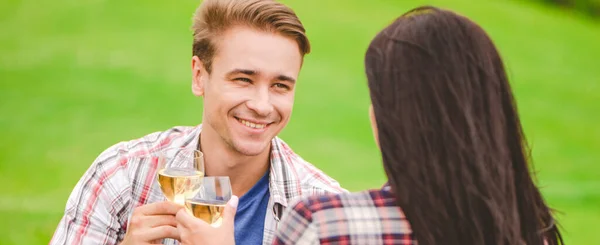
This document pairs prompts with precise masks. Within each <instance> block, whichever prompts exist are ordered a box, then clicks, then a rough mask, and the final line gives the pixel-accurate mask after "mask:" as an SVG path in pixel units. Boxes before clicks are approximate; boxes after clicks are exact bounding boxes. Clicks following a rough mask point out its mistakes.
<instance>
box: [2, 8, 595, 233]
mask: <svg viewBox="0 0 600 245" xmlns="http://www.w3.org/2000/svg"><path fill="white" fill-rule="evenodd" d="M285 2H286V3H288V4H289V5H290V6H291V7H292V8H294V9H295V10H296V12H297V14H298V15H299V16H300V18H301V19H302V21H303V22H304V24H305V26H306V28H307V30H308V35H309V38H310V39H311V41H312V45H313V52H312V53H311V54H310V55H308V56H307V57H306V60H305V65H304V67H303V70H302V73H301V76H300V81H299V82H298V89H297V94H296V103H295V108H294V115H293V117H292V120H291V122H290V124H289V125H288V126H287V128H286V129H285V130H284V131H283V133H282V134H281V136H282V138H284V139H285V140H286V141H287V142H288V143H289V144H290V145H291V146H292V147H293V148H294V150H295V151H296V152H297V153H299V154H300V155H302V156H303V157H304V158H305V159H307V160H309V161H311V162H313V163H314V164H315V165H317V166H318V167H320V168H321V169H323V170H324V171H326V172H327V173H329V174H330V175H331V176H333V177H334V178H336V179H338V180H339V181H340V182H341V183H342V185H343V186H344V187H346V188H347V189H349V190H361V189H365V188H374V187H378V186H380V185H381V184H382V183H383V182H384V174H383V170H382V167H381V164H380V163H379V155H378V152H377V149H376V146H375V144H374V142H373V139H372V136H371V130H370V128H369V122H368V118H367V108H368V103H369V98H368V91H367V85H366V81H365V77H364V74H363V66H362V64H363V55H364V52H365V49H366V47H367V45H368V43H369V41H370V39H371V38H372V37H373V36H374V35H375V33H376V32H377V31H379V30H380V29H381V28H383V27H384V26H385V25H386V24H387V23H389V22H390V21H391V20H392V19H393V18H395V17H396V16H398V15H400V14H401V13H403V12H405V11H407V10H409V9H410V8H413V7H416V6H418V5H421V4H424V3H430V4H434V5H438V6H442V7H447V8H450V9H453V10H456V11H458V12H460V13H462V14H464V15H466V16H468V17H470V18H472V19H473V20H475V21H476V22H478V23H480V24H481V25H482V26H483V28H484V29H486V30H487V31H488V32H489V34H490V35H491V36H492V38H493V39H494V40H495V42H496V43H497V45H498V47H499V49H500V51H501V53H502V55H503V56H504V58H505V62H506V64H507V67H508V70H509V73H510V78H511V81H512V84H513V88H514V89H515V93H516V96H517V101H518V105H519V110H520V112H521V116H522V120H523V123H524V125H525V130H526V134H527V137H528V139H529V141H530V143H531V146H532V153H533V158H534V164H535V167H536V171H537V172H538V174H537V177H538V179H539V182H540V185H541V186H542V187H543V189H542V190H543V193H544V195H545V197H546V199H547V200H548V201H549V203H550V204H551V206H552V207H553V208H555V209H557V210H559V211H560V212H561V213H560V215H559V216H558V218H559V222H560V223H561V225H562V228H563V230H564V236H565V241H566V242H567V243H568V244H591V243H592V242H593V241H595V240H596V239H597V238H596V235H597V233H598V229H597V228H593V226H596V225H597V224H598V223H600V165H599V164H598V163H599V160H598V159H600V127H598V126H596V125H597V124H596V123H597V122H599V121H600V78H599V77H600V72H599V71H598V59H599V57H600V48H599V47H600V24H598V22H593V21H591V20H589V19H586V18H585V17H582V16H578V15H574V14H572V13H566V12H563V11H561V10H558V9H553V8H550V7H546V6H542V5H538V4H533V3H532V4H530V3H523V2H522V1H510V0H504V1H500V0H498V1H491V0H490V1H478V3H477V4H474V3H473V2H472V1H470V0H452V1H450V0H431V1H419V0H404V1H398V0H371V1H364V0H344V1H342V0H338V1H333V0H294V1H285ZM197 4H198V1H190V0H180V1H172V2H168V1H140V0H130V1H101V0H87V1H74V0H56V1H32V0H21V1H18V0H5V1H2V2H0V54H1V55H0V102H1V103H0V113H1V115H2V116H1V117H0V133H1V135H2V136H1V138H2V140H0V174H1V176H2V178H0V193H1V197H0V219H2V222H0V244H43V243H47V242H48V241H49V239H50V237H51V236H52V233H53V232H54V229H55V227H56V225H57V223H58V221H59V219H60V217H61V215H62V212H63V209H64V206H65V201H66V199H67V197H68V195H69V193H70V191H71V189H72V188H73V186H74V185H75V183H76V182H77V180H78V179H79V178H80V177H81V175H82V173H83V172H84V171H85V170H86V169H87V168H88V167H89V165H90V163H91V162H92V161H93V159H94V158H95V157H96V156H97V155H98V154H99V153H100V152H101V151H102V150H103V149H105V148H107V147H108V146H110V145H112V144H114V143H117V142H119V141H122V140H128V139H133V138H137V137H140V136H142V135H145V134H148V133H150V132H154V131H160V130H164V129H166V128H169V127H171V126H173V125H195V124H198V123H200V120H201V110H202V102H201V100H200V99H198V98H196V97H194V96H192V94H191V91H190V71H189V60H190V54H191V34H190V31H189V27H190V23H191V14H192V13H193V11H194V9H195V7H196V6H197Z"/></svg>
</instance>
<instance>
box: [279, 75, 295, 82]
mask: <svg viewBox="0 0 600 245" xmlns="http://www.w3.org/2000/svg"><path fill="white" fill-rule="evenodd" d="M277 80H279V81H288V82H291V83H295V82H296V79H294V78H292V77H289V76H286V75H279V76H277Z"/></svg>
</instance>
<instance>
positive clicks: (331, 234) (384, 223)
mask: <svg viewBox="0 0 600 245" xmlns="http://www.w3.org/2000/svg"><path fill="white" fill-rule="evenodd" d="M273 244H274V245H282V244H303V245H304V244H306V245H311V244H338V245H347V244H360V245H363V244H364V245H369V244H378V245H392V244H396V245H414V244H417V242H416V241H415V239H414V237H413V234H412V230H411V228H410V224H409V223H408V221H407V220H406V217H405V216H404V213H403V212H402V210H401V209H400V208H399V207H398V206H397V205H396V202H395V199H394V197H393V195H392V193H391V192H390V188H389V187H384V188H383V189H381V190H369V191H363V192H358V193H343V194H327V195H323V196H313V197H309V198H306V199H303V200H300V201H299V202H298V203H296V204H292V205H291V208H290V209H288V210H286V212H285V213H284V215H283V218H282V219H281V222H279V230H278V231H277V233H276V234H275V240H274V241H273Z"/></svg>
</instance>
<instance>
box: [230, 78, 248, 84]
mask: <svg viewBox="0 0 600 245" xmlns="http://www.w3.org/2000/svg"><path fill="white" fill-rule="evenodd" d="M233 80H235V81H241V82H246V83H251V82H252V80H250V79H248V78H245V77H238V78H235V79H233Z"/></svg>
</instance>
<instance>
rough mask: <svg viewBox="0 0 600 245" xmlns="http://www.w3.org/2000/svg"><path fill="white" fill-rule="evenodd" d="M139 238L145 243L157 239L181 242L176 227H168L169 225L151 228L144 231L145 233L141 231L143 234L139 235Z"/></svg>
mask: <svg viewBox="0 0 600 245" xmlns="http://www.w3.org/2000/svg"><path fill="white" fill-rule="evenodd" d="M140 238H141V240H142V241H147V242H151V241H155V240H158V239H165V238H172V239H175V240H181V239H180V237H179V230H177V228H176V227H173V226H169V225H163V226H157V227H152V228H150V229H148V230H145V231H143V233H141V234H140Z"/></svg>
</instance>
